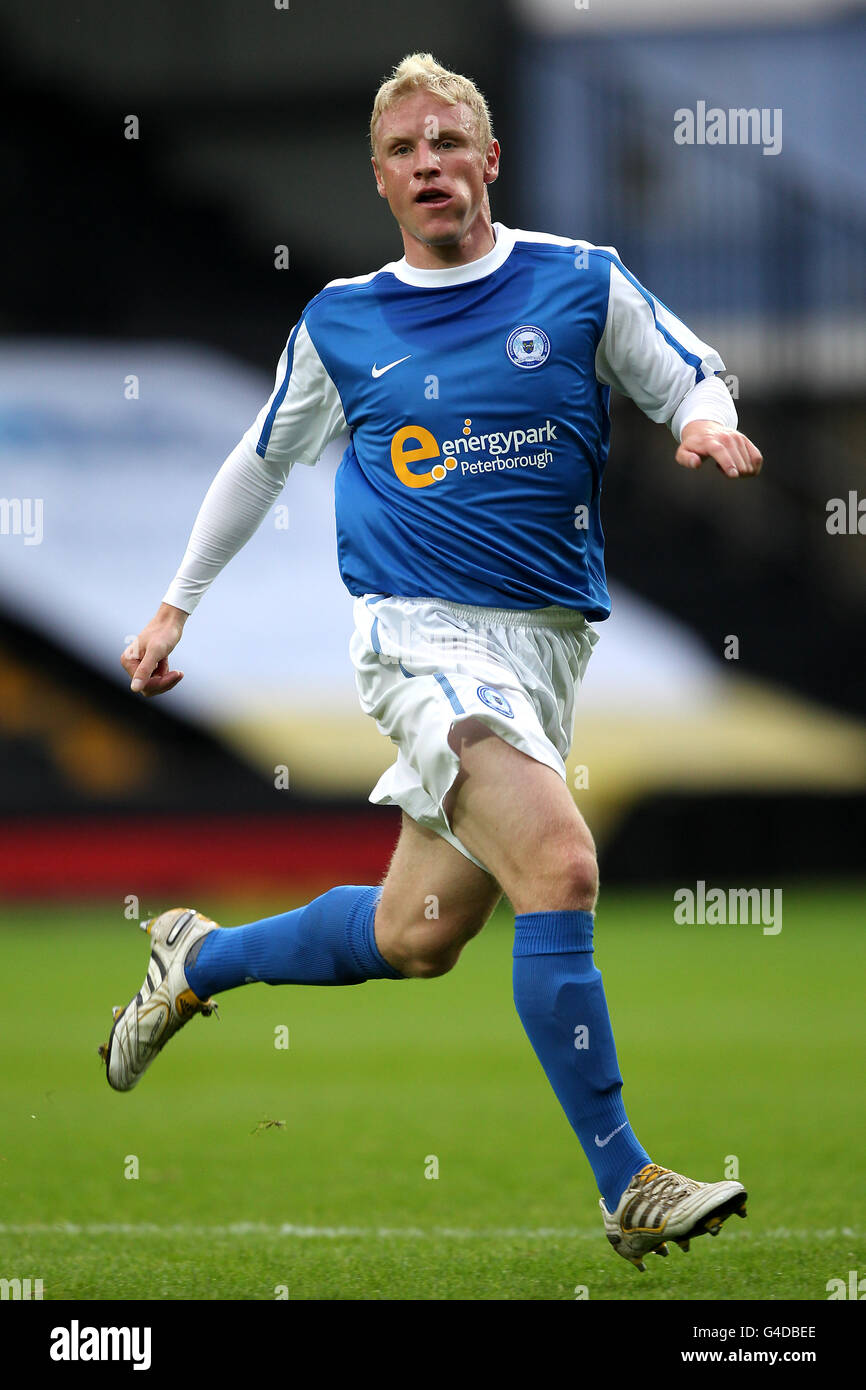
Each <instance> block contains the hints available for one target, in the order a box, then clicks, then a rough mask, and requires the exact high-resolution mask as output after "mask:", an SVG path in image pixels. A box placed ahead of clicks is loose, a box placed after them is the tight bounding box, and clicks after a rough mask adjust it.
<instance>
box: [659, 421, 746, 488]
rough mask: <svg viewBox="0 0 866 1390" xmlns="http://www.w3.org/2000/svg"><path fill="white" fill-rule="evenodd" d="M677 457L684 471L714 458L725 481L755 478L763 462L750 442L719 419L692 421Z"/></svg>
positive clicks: (685, 429) (684, 430)
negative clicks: (721, 423)
mask: <svg viewBox="0 0 866 1390" xmlns="http://www.w3.org/2000/svg"><path fill="white" fill-rule="evenodd" d="M674 457H675V458H676V461H677V463H679V464H681V465H682V467H683V468H700V466H701V464H702V463H703V461H704V459H708V458H709V459H712V460H713V461H714V463H715V464H716V466H717V468H719V469H720V470H721V472H722V473H724V475H725V477H726V478H741V477H745V478H747V477H754V476H756V475H757V474H758V473H760V471H761V465H762V464H763V462H764V460H763V457H762V455H761V452H760V450H759V449H757V448H756V447H755V445H754V444H753V443H752V441H751V439H747V438H746V436H745V435H744V434H740V432H739V430H730V429H726V428H725V426H724V425H720V424H719V423H718V421H717V420H690V421H689V423H688V424H687V425H686V426H685V428H684V429H683V432H682V435H681V436H680V447H679V448H678V449H677V452H676V454H675V455H674Z"/></svg>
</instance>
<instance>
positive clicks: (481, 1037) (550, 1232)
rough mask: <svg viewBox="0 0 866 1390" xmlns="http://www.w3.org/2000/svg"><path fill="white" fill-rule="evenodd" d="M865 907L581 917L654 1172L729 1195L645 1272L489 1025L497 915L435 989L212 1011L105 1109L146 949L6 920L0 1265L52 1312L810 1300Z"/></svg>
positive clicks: (507, 981)
mask: <svg viewBox="0 0 866 1390" xmlns="http://www.w3.org/2000/svg"><path fill="white" fill-rule="evenodd" d="M863 897H864V893H863V888H862V887H860V886H857V885H853V886H835V887H825V888H821V889H809V888H805V887H798V886H796V885H795V886H792V887H786V888H785V889H784V919H783V928H782V931H781V932H780V933H779V934H778V935H777V936H769V935H764V934H763V932H762V929H761V927H760V925H754V926H747V925H738V926H711V925H703V926H678V925H675V924H674V922H673V899H672V890H670V889H668V890H664V889H658V890H653V891H648V892H643V893H615V892H609V893H605V894H604V895H603V898H602V901H601V903H600V910H599V914H598V923H597V930H596V942H597V950H596V960H597V963H598V964H599V965H600V967H601V969H602V971H603V972H604V979H605V986H606V990H607V995H608V1001H609V1003H610V1007H611V1012H612V1016H613V1021H614V1029H615V1033H616V1038H617V1048H618V1054H619V1060H620V1066H621V1068H622V1071H623V1075H624V1077H625V1082H626V1085H625V1093H624V1096H625V1102H626V1106H627V1109H628V1113H629V1118H630V1119H631V1122H632V1124H633V1126H634V1128H635V1130H636V1132H637V1134H638V1135H639V1136H640V1138H641V1140H642V1142H643V1144H644V1145H645V1147H646V1148H647V1149H648V1150H649V1152H650V1153H651V1154H652V1155H653V1157H654V1158H655V1159H656V1161H658V1162H660V1163H662V1164H663V1165H665V1166H668V1167H672V1168H675V1169H677V1170H678V1171H680V1172H685V1173H688V1174H690V1175H691V1176H694V1177H699V1178H703V1179H717V1178H721V1177H723V1176H725V1170H726V1166H727V1167H728V1169H729V1170H730V1168H731V1165H732V1164H734V1163H736V1164H737V1165H738V1168H739V1176H740V1178H741V1179H742V1181H743V1182H744V1183H745V1185H746V1186H747V1188H748V1189H749V1218H748V1220H747V1221H739V1220H737V1219H736V1218H731V1219H730V1220H729V1221H728V1222H727V1223H726V1225H725V1227H724V1231H723V1233H722V1235H721V1236H720V1237H719V1238H718V1239H717V1240H711V1239H709V1238H702V1239H700V1240H696V1241H695V1242H694V1243H693V1245H692V1249H691V1253H690V1254H689V1255H686V1256H684V1255H683V1254H681V1252H680V1251H679V1250H677V1249H675V1248H673V1247H672V1248H671V1254H670V1256H669V1258H668V1259H667V1260H660V1259H657V1258H655V1257H654V1256H650V1257H648V1262H647V1273H646V1274H645V1275H640V1274H639V1273H638V1272H637V1271H636V1270H634V1269H632V1268H631V1267H630V1266H629V1265H628V1264H626V1262H625V1261H624V1260H621V1259H619V1258H618V1257H617V1256H616V1255H615V1254H614V1253H613V1252H612V1250H611V1249H610V1247H609V1246H608V1244H607V1242H606V1241H605V1239H604V1235H603V1231H602V1226H601V1221H600V1217H599V1212H598V1193H597V1191H596V1190H595V1185H594V1182H593V1179H592V1175H591V1173H590V1170H589V1167H588V1165H587V1164H586V1161H585V1159H584V1157H583V1155H582V1153H581V1151H580V1149H579V1146H578V1144H577V1141H576V1139H575V1137H574V1135H573V1134H572V1131H571V1129H570V1128H569V1126H568V1124H567V1122H566V1121H565V1119H564V1117H563V1115H562V1112H561V1111H560V1109H559V1107H558V1105H557V1103H556V1100H555V1098H554V1096H553V1093H552V1092H551V1090H550V1088H549V1086H548V1084H547V1082H546V1080H545V1077H544V1075H543V1073H542V1071H541V1069H540V1067H539V1064H538V1062H537V1061H536V1059H535V1056H534V1054H533V1053H532V1050H531V1048H530V1046H529V1043H528V1041H527V1039H526V1038H525V1036H524V1034H523V1031H522V1028H521V1026H520V1023H519V1020H518V1018H517V1016H516V1014H515V1011H514V1007H513V1003H512V998H511V954H510V953H511V938H512V930H511V923H512V918H511V917H510V915H509V913H508V912H507V910H505V909H501V910H500V911H498V912H497V914H496V916H495V917H494V919H493V920H492V921H491V922H490V924H489V925H488V927H487V928H486V929H485V931H484V932H483V933H482V934H481V936H479V937H478V938H477V939H476V940H475V941H473V942H472V943H471V944H470V945H469V946H468V947H467V949H466V951H465V952H464V955H463V957H462V959H461V961H460V964H459V965H458V967H457V969H456V970H455V971H454V972H452V974H450V975H448V976H445V977H443V978H442V979H438V980H431V981H407V982H390V981H381V982H374V983H370V984H366V985H362V986H355V987H349V988H335V989H326V988H309V987H307V988H304V987H299V986H284V987H280V988H270V987H268V986H266V985H254V986H250V987H248V988H245V989H240V990H236V991H232V992H229V993H226V994H224V995H223V996H222V998H221V1014H222V1018H221V1020H220V1021H217V1020H216V1019H213V1018H211V1019H195V1020H193V1022H192V1024H191V1025H190V1026H189V1027H188V1028H187V1029H185V1030H184V1032H183V1033H182V1034H181V1035H180V1036H179V1037H178V1038H176V1039H175V1040H174V1041H172V1042H171V1043H170V1044H169V1046H168V1048H167V1050H166V1052H165V1053H164V1054H163V1056H161V1057H160V1058H159V1059H158V1061H157V1062H156V1064H155V1065H154V1067H153V1069H152V1071H150V1072H149V1073H148V1075H147V1076H146V1077H145V1078H144V1080H143V1081H142V1082H141V1084H140V1086H139V1087H138V1088H137V1089H136V1090H135V1091H133V1092H132V1093H130V1094H128V1095H117V1094H115V1093H114V1092H112V1091H111V1090H110V1088H109V1087H108V1085H107V1084H106V1081H105V1078H104V1073H103V1070H102V1066H101V1063H100V1062H99V1059H98V1057H97V1053H96V1048H97V1044H98V1043H100V1042H104V1041H105V1040H106V1039H107V1037H108V1033H109V1029H110V1022H111V1015H110V1008H111V1005H113V1004H125V1003H126V1002H127V1001H128V999H129V998H130V997H131V995H132V994H133V993H134V992H135V991H136V990H137V988H138V987H139V984H140V982H141V980H142V979H143V977H144V971H145V966H146V962H147V955H148V942H147V938H146V937H145V936H143V935H142V934H141V933H140V932H138V931H137V930H136V929H135V924H134V923H130V922H128V921H126V920H125V919H124V917H123V914H122V908H121V907H119V906H115V905H113V904H112V905H108V906H106V905H105V904H101V905H98V906H94V907H92V908H84V907H82V906H76V907H73V908H64V907H58V906H53V905H52V906H51V907H41V908H36V907H15V908H13V909H7V910H6V911H5V913H4V921H3V926H2V928H0V942H2V949H3V961H4V969H3V972H2V976H0V1029H2V1037H3V1080H2V1095H3V1105H2V1111H3V1125H2V1136H0V1274H2V1275H3V1276H5V1277H8V1278H11V1277H15V1276H17V1277H21V1278H23V1277H30V1278H41V1279H42V1280H43V1285H44V1297H45V1298H46V1299H118V1298H119V1299H156V1298H158V1299H168V1300H173V1299H188V1298H195V1299H215V1300H222V1299H249V1300H265V1299H274V1298H276V1297H285V1296H288V1297H289V1298H291V1299H293V1300H295V1299H302V1300H303V1299H385V1300H390V1299H473V1300H476V1299H555V1300H563V1299H565V1300H568V1299H574V1298H575V1293H576V1291H583V1290H585V1291H586V1295H587V1296H588V1297H589V1298H590V1299H593V1300H623V1299H638V1300H652V1299H667V1300H693V1299H694V1300H720V1299H721V1300H727V1299H749V1300H752V1299H754V1300H783V1299H803V1300H825V1299H826V1298H827V1283H828V1280H830V1279H833V1278H842V1279H847V1278H848V1271H850V1270H852V1269H857V1270H859V1271H860V1272H861V1273H863V1272H866V1241H864V1230H866V1215H864V1199H863V1196H862V1191H863V1185H862V1172H861V1171H860V1170H861V1168H862V1163H861V1160H862V1142H863V1140H862V1136H863V1132H864V1119H866V1104H864V1087H863V1077H864V1075H866V1023H864V1009H863V983H862V982H863V968H864V960H866V942H864V934H863V929H862V922H863V907H862V904H863ZM200 905H201V906H202V908H203V910H206V911H208V912H211V913H212V914H213V915H214V916H216V917H217V919H218V920H222V921H225V922H227V923H234V922H240V921H244V920H251V919H253V918H255V917H257V916H261V915H264V914H265V913H266V912H270V911H274V910H279V905H275V904H273V903H262V902H258V903H245V904H238V903H221V902H210V901H209V902H202V903H201V904H200ZM282 906H285V905H282ZM284 1029H287V1030H288V1044H289V1045H288V1047H281V1046H277V1045H275V1044H276V1043H278V1042H281V1041H284V1040H285V1034H284V1033H281V1032H280V1030H284ZM434 1160H435V1161H434ZM437 1169H438V1176H433V1174H434V1173H435V1172H436V1171H437ZM428 1174H429V1175H430V1176H427V1175H428ZM136 1236H138V1237H141V1238H138V1239H136V1238H135V1237H136ZM133 1240H134V1242H135V1244H134V1251H135V1253H134V1258H133V1257H132V1254H131V1247H132V1242H133Z"/></svg>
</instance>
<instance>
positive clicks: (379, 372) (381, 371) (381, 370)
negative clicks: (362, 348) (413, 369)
mask: <svg viewBox="0 0 866 1390" xmlns="http://www.w3.org/2000/svg"><path fill="white" fill-rule="evenodd" d="M411 356H412V354H411V352H407V354H406V356H405V357H398V358H397V361H396V362H389V363H388V365H387V367H377V366H376V363H375V362H374V363H373V376H374V377H380V376H384V375H385V373H386V372H390V370H391V368H392V367H399V365H400V363H401V362H408V361H409V358H410V357H411Z"/></svg>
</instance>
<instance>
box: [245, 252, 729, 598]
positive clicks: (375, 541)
mask: <svg viewBox="0 0 866 1390" xmlns="http://www.w3.org/2000/svg"><path fill="white" fill-rule="evenodd" d="M495 233H496V245H495V247H494V249H493V250H492V251H491V252H490V253H489V254H488V255H486V256H484V257H482V258H481V259H479V260H476V261H473V262H470V263H469V264H467V265H461V266H458V267H456V268H454V269H450V270H418V269H415V268H414V267H412V266H409V265H408V264H407V263H406V261H405V259H404V260H402V261H397V262H394V263H392V264H390V265H386V266H384V267H383V268H382V269H381V270H379V271H376V272H375V273H373V274H371V275H366V276H360V277H358V278H356V279H348V280H335V281H332V282H331V283H330V284H328V285H326V286H325V288H324V289H323V290H322V291H321V293H320V294H318V295H317V296H316V297H315V298H314V299H313V300H311V301H310V303H309V304H308V305H307V306H306V308H305V309H304V312H303V314H302V316H301V318H300V320H299V322H298V323H297V325H296V326H295V328H294V329H293V331H292V334H291V336H290V338H289V341H288V343H287V344H286V348H285V351H284V353H283V355H282V358H281V360H280V363H279V365H278V369H277V378H276V383H275V388H274V392H273V394H272V396H271V397H270V399H269V400H268V402H267V403H266V405H265V406H264V407H263V409H262V411H261V412H260V414H259V416H258V419H257V420H256V422H255V424H254V425H253V426H252V427H251V429H250V431H249V432H248V435H247V436H246V438H247V440H248V443H249V444H250V445H252V446H254V448H255V451H256V453H257V455H258V456H259V458H260V459H262V460H266V461H267V462H269V463H271V464H273V465H275V466H277V467H279V468H282V469H283V470H284V471H286V472H287V471H288V469H289V468H290V467H291V466H292V465H293V464H294V463H298V462H300V463H307V464H313V463H315V462H316V460H317V459H318V457H319V455H320V454H321V452H322V450H323V449H324V448H325V446H326V444H327V443H328V442H329V441H330V440H332V439H334V438H335V437H336V436H337V435H338V434H340V433H341V432H343V431H348V433H349V443H348V446H347V448H346V451H345V453H344V455H343V458H342V462H341V464H340V467H339V471H338V474H337V479H336V497H335V505H336V520H337V542H338V555H339V564H340V573H341V575H342V578H343V581H344V583H345V584H346V587H347V588H348V589H349V591H350V592H351V593H352V594H355V595H360V594H372V593H376V594H393V595H398V596H401V597H420V598H441V599H447V600H450V601H452V602H457V603H466V604H476V605H483V606H486V607H495V608H509V609H515V608H517V609H527V608H542V607H546V606H548V605H550V604H560V605H563V606H565V607H568V608H574V609H578V610H579V611H580V612H582V613H583V614H585V615H586V617H587V618H588V619H590V620H592V619H601V618H605V617H607V615H608V613H609V611H610V599H609V596H608V591H607V585H606V581H605V569H604V534H603V531H602V521H601V493H602V484H603V478H604V469H605V465H606V463H607V457H608V450H609V446H610V417H609V397H610V389H611V387H612V386H613V387H615V388H616V389H618V390H621V391H623V392H624V393H625V394H627V395H629V396H631V397H632V398H633V399H634V400H635V401H636V402H637V404H638V405H639V406H640V407H641V409H642V410H644V411H645V412H646V414H647V415H648V416H649V417H650V418H651V419H653V420H655V421H657V422H659V423H665V424H667V425H669V426H670V427H671V428H672V429H675V426H676V417H677V412H678V411H679V410H680V407H681V406H682V404H683V402H684V401H685V399H686V397H687V396H688V395H689V392H690V391H692V390H693V388H694V387H695V386H696V385H697V384H698V383H699V382H701V381H702V380H704V379H705V378H708V377H712V376H713V375H714V374H716V373H719V372H721V371H722V370H723V369H724V364H723V362H722V360H721V358H720V357H719V356H718V354H717V353H716V352H715V351H714V350H713V349H712V348H711V347H709V346H708V345H707V344H706V343H703V342H701V341H700V340H699V339H698V338H697V337H696V336H695V335H694V334H693V333H692V332H691V331H690V330H689V329H688V328H687V327H686V326H685V325H684V324H682V323H681V322H680V321H679V320H678V319H677V318H676V317H675V316H674V315H673V314H672V313H671V312H670V310H669V309H667V308H666V306H665V305H663V304H662V303H661V302H660V301H659V300H658V299H656V298H655V297H654V296H653V295H651V294H650V293H649V292H648V291H647V290H646V289H645V288H644V287H643V286H642V285H641V284H640V283H639V282H638V281H637V280H636V279H635V278H634V276H633V275H631V274H630V272H629V271H628V270H626V268H625V267H624V266H623V265H622V263H621V262H620V260H619V258H618V256H617V254H616V252H615V251H614V250H613V249H612V248H610V247H596V246H592V245H590V244H589V243H587V242H583V241H578V240H569V239H567V238H563V237H555V236H549V235H546V234H543V233H535V232H524V231H515V230H513V229H510V228H506V227H503V226H501V225H500V224H496V225H495ZM733 418H734V419H735V418H736V417H735V413H734V416H733Z"/></svg>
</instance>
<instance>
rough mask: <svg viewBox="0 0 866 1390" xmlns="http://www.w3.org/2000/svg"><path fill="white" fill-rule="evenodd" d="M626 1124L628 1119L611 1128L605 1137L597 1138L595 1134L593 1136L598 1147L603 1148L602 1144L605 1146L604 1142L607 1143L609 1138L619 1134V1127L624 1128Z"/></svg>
mask: <svg viewBox="0 0 866 1390" xmlns="http://www.w3.org/2000/svg"><path fill="white" fill-rule="evenodd" d="M627 1124H628V1120H625V1121H623V1123H622V1124H621V1125H618V1126H617V1128H616V1129H612V1130H611V1132H610V1134H609V1135H608V1136H607V1138H606V1139H599V1137H598V1135H596V1136H595V1142H596V1144H597V1145H598V1147H599V1148H600V1149H603V1148H604V1146H605V1144H609V1143H610V1141H611V1139H612V1138H613V1136H614V1135H615V1134H619V1132H620V1130H621V1129H625V1128H626V1125H627Z"/></svg>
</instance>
